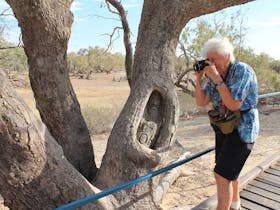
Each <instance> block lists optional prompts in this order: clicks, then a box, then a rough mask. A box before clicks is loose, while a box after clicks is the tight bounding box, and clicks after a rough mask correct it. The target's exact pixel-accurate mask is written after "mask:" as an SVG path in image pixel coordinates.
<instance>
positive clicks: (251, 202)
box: [192, 152, 280, 210]
mask: <svg viewBox="0 0 280 210" xmlns="http://www.w3.org/2000/svg"><path fill="white" fill-rule="evenodd" d="M240 185H241V188H242V190H241V193H240V198H241V205H242V209H244V210H268V209H272V210H280V152H278V153H276V154H274V155H272V156H271V157H269V158H268V159H267V160H266V161H264V162H263V163H262V164H260V165H258V166H257V167H256V168H254V169H253V170H252V171H250V172H248V173H247V174H246V175H245V176H243V177H241V183H240ZM216 205H217V196H216V195H213V196H212V197H210V198H209V199H207V200H206V201H204V202H202V203H200V204H199V205H198V206H196V207H194V208H193V209H192V210H214V209H215V207H216Z"/></svg>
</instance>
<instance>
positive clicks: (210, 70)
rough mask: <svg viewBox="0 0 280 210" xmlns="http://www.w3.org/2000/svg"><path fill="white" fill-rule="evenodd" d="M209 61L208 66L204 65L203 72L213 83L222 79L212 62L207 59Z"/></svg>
mask: <svg viewBox="0 0 280 210" xmlns="http://www.w3.org/2000/svg"><path fill="white" fill-rule="evenodd" d="M207 62H208V63H209V66H206V67H205V68H204V69H203V71H204V72H205V74H206V76H207V77H208V78H210V79H211V80H212V81H213V82H214V83H215V84H216V83H218V82H220V81H223V79H222V77H221V75H220V74H219V72H218V71H217V69H216V67H215V65H214V64H212V63H210V61H207Z"/></svg>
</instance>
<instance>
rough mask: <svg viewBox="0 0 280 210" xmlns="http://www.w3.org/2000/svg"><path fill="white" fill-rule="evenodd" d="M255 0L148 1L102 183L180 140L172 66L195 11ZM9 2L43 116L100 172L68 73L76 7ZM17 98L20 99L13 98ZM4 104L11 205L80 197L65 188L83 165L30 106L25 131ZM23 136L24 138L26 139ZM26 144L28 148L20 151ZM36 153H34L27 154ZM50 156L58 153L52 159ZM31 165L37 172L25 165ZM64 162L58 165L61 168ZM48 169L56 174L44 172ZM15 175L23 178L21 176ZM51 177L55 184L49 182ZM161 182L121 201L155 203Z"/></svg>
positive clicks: (133, 170) (156, 161)
mask: <svg viewBox="0 0 280 210" xmlns="http://www.w3.org/2000/svg"><path fill="white" fill-rule="evenodd" d="M249 1H250V0H227V1H220V2H217V1H214V0H201V1H197V0H181V1H171V0H169V1H162V0H152V1H151V0H150V1H144V6H143V11H142V15H141V23H140V27H139V33H138V39H137V44H136V51H135V56H134V65H133V71H132V75H131V92H130V95H129V98H128V100H127V102H126V104H125V106H124V109H123V110H122V112H121V114H120V116H119V118H118V119H117V121H116V123H115V126H114V128H113V130H112V133H111V135H110V138H109V140H108V147H107V149H106V153H105V155H104V158H103V161H102V164H101V167H100V169H99V172H98V174H97V176H96V177H95V183H94V184H95V185H96V186H98V187H100V188H101V189H103V188H105V187H110V186H113V185H116V184H119V183H122V182H125V181H128V180H130V179H133V178H136V177H138V176H140V175H143V174H145V173H147V172H149V171H151V170H153V169H155V168H157V167H158V166H159V165H160V164H162V163H163V157H164V155H165V154H166V152H167V151H168V148H169V146H170V145H171V144H172V143H173V141H174V135H175V131H176V125H177V120H178V110H179V107H178V100H177V95H176V90H175V87H174V85H173V83H174V81H173V75H172V71H173V70H174V59H175V52H176V46H177V43H178V39H179V35H180V33H181V31H182V29H183V27H184V26H185V24H186V23H187V22H188V21H189V20H190V19H191V18H193V17H197V16H200V15H203V14H207V13H211V12H214V11H217V10H220V9H222V8H225V7H229V6H233V5H237V4H242V3H245V2H249ZM7 2H8V3H9V4H10V6H11V7H12V8H13V11H14V13H15V16H16V18H17V19H18V21H19V25H20V27H21V30H22V36H23V42H24V49H25V52H26V54H27V58H28V63H29V71H30V73H29V74H30V81H31V85H32V88H33V91H34V95H35V98H36V104H37V107H38V109H39V111H40V114H41V118H42V120H43V122H44V123H45V124H46V125H47V127H48V129H49V130H50V132H51V134H52V135H53V136H54V138H55V139H56V140H57V141H58V142H59V144H61V145H62V147H63V151H64V154H65V155H66V157H67V159H68V160H69V161H70V162H71V163H72V164H73V165H74V166H75V167H76V168H77V169H78V170H79V171H80V172H81V173H82V174H83V175H84V176H85V177H87V178H88V179H90V178H91V177H92V176H94V175H96V171H97V169H96V166H95V163H94V158H93V152H92V146H91V144H90V143H89V142H90V138H89V134H88V130H87V129H86V126H85V123H84V120H83V118H82V116H81V113H80V109H79V104H78V102H77V100H76V97H75V93H74V92H73V88H72V86H71V83H70V80H69V77H68V66H67V58H66V52H67V43H68V39H69V36H70V27H71V23H72V20H73V18H72V15H71V14H70V13H69V8H70V5H71V2H72V1H71V0H69V1H67V0H64V1H55V0H49V1H40V0H35V1H32V2H31V1H28V0H20V1H19V0H7ZM0 78H3V77H0ZM5 93H7V91H4V92H3V93H2V95H3V97H4V99H5V98H7V97H8V96H7V94H5ZM13 97H14V98H17V97H16V96H13ZM7 102H9V101H6V102H5V101H1V103H2V104H4V103H7ZM11 104H13V103H11ZM16 104H18V103H14V105H16ZM19 104H21V103H20V102H19ZM5 108H6V109H1V121H0V122H1V123H0V127H1V129H2V132H1V135H3V139H5V142H4V144H3V143H2V144H1V149H2V151H3V150H5V149H7V144H8V143H12V146H10V147H9V153H8V152H7V151H6V152H5V153H2V151H1V155H3V154H5V156H4V157H2V156H1V160H2V159H4V160H14V158H18V159H17V160H18V161H17V162H16V163H14V162H10V161H7V162H6V163H5V164H3V162H1V172H0V178H1V184H2V183H3V185H2V186H3V187H1V189H0V190H1V194H2V195H3V197H4V199H5V201H6V202H7V204H8V206H10V207H11V208H12V209H13V208H14V209H15V208H17V207H18V206H26V207H27V208H29V207H30V208H32V207H34V206H36V207H37V206H38V209H39V208H40V207H41V208H42V207H43V208H45V207H46V204H48V205H49V206H48V207H50V208H52V207H54V206H56V205H60V204H61V203H63V202H68V201H69V200H68V199H70V200H72V199H73V197H71V196H69V198H67V196H65V195H67V193H66V192H68V193H69V191H71V190H72V189H76V187H77V183H76V182H75V181H77V177H78V178H79V176H78V175H77V176H76V174H77V173H75V172H73V173H70V172H69V170H66V169H65V168H63V167H62V166H63V165H64V164H65V165H66V164H67V161H64V162H60V160H62V159H63V156H62V154H61V153H55V152H54V153H51V152H46V150H44V146H50V144H51V140H50V139H49V138H48V137H47V136H48V135H46V136H44V135H43V136H44V137H43V136H42V135H40V137H41V138H40V139H41V140H40V141H38V136H37V135H35V134H36V133H38V132H37V131H38V130H37V129H35V130H30V128H33V126H34V125H35V122H34V121H33V120H32V121H28V120H27V117H26V116H25V115H24V111H23V109H17V110H16V111H17V112H16V113H17V114H19V115H22V116H23V121H25V124H24V126H22V129H23V130H27V131H29V133H28V134H27V135H24V133H22V132H14V130H13V128H14V129H15V128H16V126H15V123H11V122H14V121H13V116H14V114H13V113H14V112H13V113H11V114H10V115H9V114H8V115H7V114H6V113H9V111H11V110H13V106H5ZM24 110H25V109H24ZM25 114H27V115H29V114H30V111H28V110H27V111H26V113H25ZM27 122H29V123H27ZM9 126H10V127H9ZM7 128H9V129H7ZM28 129H29V130H28ZM16 131H17V130H16ZM26 137H27V140H26ZM36 140H37V141H38V143H39V145H38V148H37V150H38V152H39V153H38V158H39V157H42V160H40V161H39V160H38V158H37V156H36V155H37V153H34V151H33V149H34V148H33V147H32V146H31V145H30V142H33V141H35V142H36ZM16 142H20V144H21V145H20V147H18V144H17V143H16ZM47 151H53V150H52V149H50V150H47ZM20 152H22V153H23V154H24V155H19V154H21V153H20ZM29 154H30V156H31V158H28V157H30V156H29ZM39 154H42V156H40V155H39ZM77 158H78V160H77ZM49 159H51V160H53V161H52V162H49V161H47V160H49ZM34 161H38V162H37V163H38V167H37V168H36V167H35V168H32V166H33V165H34ZM50 163H51V164H50ZM26 164H27V165H26ZM67 165H68V164H67ZM11 166H12V167H11ZM26 166H30V167H31V168H30V167H26ZM68 166H69V165H68ZM69 167H70V168H71V166H69ZM26 168H27V169H30V171H31V172H33V173H34V175H33V176H32V175H30V174H25V173H23V172H24V171H25V169H26ZM57 168H59V170H56V169H57ZM12 169H16V170H12ZM42 169H43V170H42ZM11 170H12V171H11ZM71 170H72V169H70V171H71ZM73 171H75V170H74V169H73ZM21 175H22V176H21ZM40 175H41V176H42V177H40ZM47 176H49V178H48V179H44V178H46V177H47ZM64 176H65V177H69V179H66V180H68V185H66V186H64V185H60V184H61V183H60V182H59V181H58V180H61V179H62V178H61V177H63V179H64ZM14 177H16V178H17V179H16V181H14ZM58 177H59V179H58ZM36 178H39V179H36ZM71 179H72V182H71V181H70V180H71ZM50 180H51V181H52V182H53V185H50ZM79 180H80V179H79ZM33 181H34V182H33ZM44 181H45V182H44ZM83 181H84V182H83ZM81 182H83V183H84V184H83V185H82V186H83V187H84V188H85V189H87V190H88V191H84V193H85V194H88V193H89V192H90V191H91V190H92V186H91V185H90V184H88V185H87V183H86V181H85V180H84V179H83V180H81ZM29 183H34V185H32V186H33V187H30V186H29V185H28V184H29ZM42 183H47V184H45V186H48V187H45V188H44V189H45V190H46V192H45V193H44V194H42V193H41V192H42V189H43V187H42V186H44V184H42ZM38 184H41V185H39V187H36V188H35V187H34V186H37V185H38ZM156 184H157V180H156V179H153V180H149V183H148V184H146V183H144V184H140V185H137V186H134V187H132V188H130V189H127V190H124V191H122V192H120V193H117V194H116V195H115V197H116V198H117V201H118V204H117V206H118V207H119V208H123V209H156V208H157V204H156V203H155V202H154V201H153V195H152V189H153V186H154V185H156ZM52 186H53V187H52ZM56 186H63V187H62V188H58V187H56ZM86 186H87V187H86ZM3 189H4V190H3ZM57 189H59V190H57ZM21 192H23V193H21ZM36 192H37V193H36ZM38 192H39V193H38ZM57 192H59V193H57ZM92 192H94V190H92ZM17 194H22V196H23V197H22V199H19V200H17V203H13V199H14V197H15V195H17ZM61 194H62V195H63V196H61ZM30 195H32V196H30ZM29 198H32V199H29ZM35 202H36V205H35ZM39 204H40V205H39ZM92 205H94V204H92ZM99 207H100V208H102V206H98V208H99ZM103 208H104V206H103Z"/></svg>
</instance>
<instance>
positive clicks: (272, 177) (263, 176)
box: [258, 173, 280, 184]
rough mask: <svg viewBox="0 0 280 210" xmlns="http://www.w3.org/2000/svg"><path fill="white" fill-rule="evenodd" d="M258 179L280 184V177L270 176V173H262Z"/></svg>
mask: <svg viewBox="0 0 280 210" xmlns="http://www.w3.org/2000/svg"><path fill="white" fill-rule="evenodd" d="M258 177H259V178H263V179H267V180H270V181H272V182H276V183H278V184H280V177H279V176H274V175H272V174H268V173H262V174H260V175H259V176H258Z"/></svg>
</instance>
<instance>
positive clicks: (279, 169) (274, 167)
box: [270, 165, 280, 171]
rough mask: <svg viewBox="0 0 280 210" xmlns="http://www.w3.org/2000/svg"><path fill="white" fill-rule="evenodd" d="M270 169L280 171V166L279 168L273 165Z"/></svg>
mask: <svg viewBox="0 0 280 210" xmlns="http://www.w3.org/2000/svg"><path fill="white" fill-rule="evenodd" d="M270 168H273V169H275V170H277V171H280V166H277V165H272V166H270Z"/></svg>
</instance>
